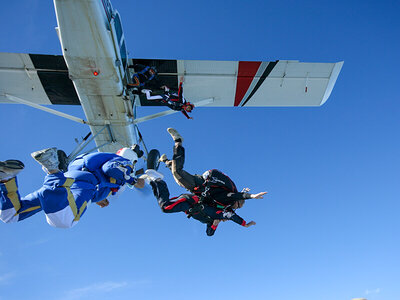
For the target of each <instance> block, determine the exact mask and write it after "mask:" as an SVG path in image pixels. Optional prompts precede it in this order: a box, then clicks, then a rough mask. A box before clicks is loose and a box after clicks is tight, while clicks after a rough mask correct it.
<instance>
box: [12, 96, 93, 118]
mask: <svg viewBox="0 0 400 300" xmlns="http://www.w3.org/2000/svg"><path fill="white" fill-rule="evenodd" d="M5 96H6V98H7V99H9V100H11V101H14V102H18V103H21V104H25V105H28V106H31V107H34V108H37V109H40V110H43V111H45V112H48V113H51V114H53V115H56V116H59V117H63V118H66V119H69V120H72V121H75V122H78V123H81V124H89V123H88V122H86V121H85V120H83V119H80V118H77V117H74V116H71V115H68V114H65V113H63V112H60V111H57V110H55V109H51V108H48V107H44V106H42V105H39V104H36V103H33V102H30V101H28V100H24V99H21V98H19V97H16V96H13V95H9V94H5Z"/></svg>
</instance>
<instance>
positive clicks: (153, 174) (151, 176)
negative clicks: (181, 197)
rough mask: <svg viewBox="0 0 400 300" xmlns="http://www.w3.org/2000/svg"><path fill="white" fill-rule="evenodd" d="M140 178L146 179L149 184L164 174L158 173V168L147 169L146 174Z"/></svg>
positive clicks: (161, 177)
mask: <svg viewBox="0 0 400 300" xmlns="http://www.w3.org/2000/svg"><path fill="white" fill-rule="evenodd" d="M139 178H141V179H144V181H145V182H146V183H147V184H150V182H151V181H155V180H156V179H163V178H164V175H163V174H161V173H158V172H157V171H156V170H153V169H147V170H146V172H145V174H143V175H141V176H140V177H139Z"/></svg>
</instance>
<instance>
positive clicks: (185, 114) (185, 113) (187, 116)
mask: <svg viewBox="0 0 400 300" xmlns="http://www.w3.org/2000/svg"><path fill="white" fill-rule="evenodd" d="M181 112H182V113H183V115H184V116H185V117H186V118H188V119H190V117H189V115H188V114H187V112H186V111H185V110H184V109H183V108H182V110H181Z"/></svg>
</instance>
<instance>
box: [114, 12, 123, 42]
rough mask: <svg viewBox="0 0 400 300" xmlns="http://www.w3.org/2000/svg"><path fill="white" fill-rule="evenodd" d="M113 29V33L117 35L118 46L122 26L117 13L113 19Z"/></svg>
mask: <svg viewBox="0 0 400 300" xmlns="http://www.w3.org/2000/svg"><path fill="white" fill-rule="evenodd" d="M114 27H115V33H116V34H117V41H118V44H120V43H121V37H122V25H121V19H120V17H119V14H118V13H117V14H116V15H115V18H114Z"/></svg>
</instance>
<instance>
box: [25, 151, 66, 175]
mask: <svg viewBox="0 0 400 300" xmlns="http://www.w3.org/2000/svg"><path fill="white" fill-rule="evenodd" d="M31 156H32V157H33V159H34V160H36V161H37V162H38V163H39V164H41V165H42V169H43V170H44V171H45V172H47V173H50V172H54V171H60V169H59V167H58V166H59V164H60V162H59V160H58V153H57V148H55V147H53V148H47V149H43V150H39V151H36V152H32V153H31Z"/></svg>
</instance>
